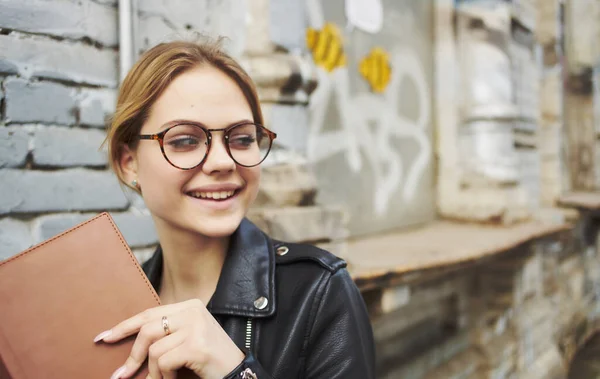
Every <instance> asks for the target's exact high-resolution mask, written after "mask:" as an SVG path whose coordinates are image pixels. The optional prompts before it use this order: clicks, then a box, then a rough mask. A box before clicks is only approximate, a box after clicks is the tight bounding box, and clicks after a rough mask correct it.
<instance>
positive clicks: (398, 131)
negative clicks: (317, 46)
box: [307, 0, 432, 215]
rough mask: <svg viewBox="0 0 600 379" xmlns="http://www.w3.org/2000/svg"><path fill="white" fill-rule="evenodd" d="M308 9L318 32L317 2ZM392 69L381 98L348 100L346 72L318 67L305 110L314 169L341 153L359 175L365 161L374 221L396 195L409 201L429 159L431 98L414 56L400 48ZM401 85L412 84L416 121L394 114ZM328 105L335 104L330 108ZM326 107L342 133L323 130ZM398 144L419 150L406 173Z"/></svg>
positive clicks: (364, 96)
mask: <svg viewBox="0 0 600 379" xmlns="http://www.w3.org/2000/svg"><path fill="white" fill-rule="evenodd" d="M307 4H308V14H309V19H310V20H311V23H312V26H313V27H315V28H319V27H321V26H322V24H323V22H324V17H323V14H322V11H321V7H320V5H321V4H320V3H319V0H307ZM391 64H392V67H393V70H392V77H391V81H390V83H389V87H388V89H387V91H386V92H385V93H384V94H383V95H377V94H374V93H370V92H363V93H358V94H352V93H351V91H350V73H349V70H348V68H346V67H342V68H338V69H336V70H334V71H333V72H332V73H327V72H326V71H325V70H324V69H322V68H320V67H318V68H317V73H318V80H319V82H318V83H319V84H318V87H317V89H316V90H315V92H314V93H313V94H312V95H311V99H310V104H309V112H310V115H311V121H310V131H309V137H308V158H309V160H310V161H311V162H313V163H316V162H319V161H322V160H324V159H327V158H329V157H331V156H333V155H336V154H339V153H345V156H346V159H347V162H348V165H349V167H350V169H351V170H352V171H353V172H359V171H360V170H361V169H362V168H363V158H362V157H363V156H364V158H365V159H364V160H365V161H366V164H367V165H368V166H369V168H370V169H371V170H372V172H373V175H374V180H375V183H374V188H375V192H374V194H373V207H374V210H375V213H376V214H378V215H383V214H385V212H386V210H387V209H388V205H389V202H390V200H391V199H392V196H394V194H395V193H397V192H398V190H400V193H401V196H402V199H403V200H404V201H406V202H407V201H410V200H411V199H413V198H414V196H415V194H416V192H417V189H418V187H419V180H420V178H421V177H422V175H423V173H424V171H425V170H426V169H427V166H428V165H429V163H430V159H431V156H432V148H431V142H430V140H429V136H428V133H427V127H428V125H429V122H430V111H431V109H430V98H431V97H430V93H429V89H428V85H427V81H426V76H425V73H424V71H423V68H422V65H421V63H420V61H419V58H418V55H417V53H416V52H415V51H414V50H413V49H411V48H410V47H408V46H401V47H398V48H396V49H395V50H393V51H392V52H391ZM405 79H408V80H410V81H412V82H413V84H414V88H415V89H416V94H417V97H418V99H417V103H418V104H419V110H418V112H417V114H418V118H417V119H416V120H413V119H410V118H408V117H406V116H404V115H402V114H399V113H398V105H399V104H400V99H399V97H400V89H401V86H402V83H403V81H404V80H405ZM332 99H334V101H335V103H333V104H332V103H331V100H332ZM330 106H335V107H336V108H337V112H338V113H339V117H340V121H341V122H340V123H341V125H340V126H341V130H335V131H325V130H324V126H325V117H326V115H327V110H328V108H329V107H330ZM398 138H408V139H411V140H413V141H414V142H415V143H416V146H417V147H418V152H417V155H416V157H414V159H413V160H412V162H411V163H410V165H408V167H405V165H404V162H403V160H402V157H401V156H400V153H399V152H398V151H397V150H395V149H394V147H393V145H392V142H393V141H394V139H398Z"/></svg>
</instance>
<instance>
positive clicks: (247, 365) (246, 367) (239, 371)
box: [223, 352, 258, 379]
mask: <svg viewBox="0 0 600 379" xmlns="http://www.w3.org/2000/svg"><path fill="white" fill-rule="evenodd" d="M255 362H256V360H255V359H254V356H253V355H252V353H250V352H248V353H247V354H246V356H245V357H244V359H243V360H242V362H240V364H239V365H237V366H236V367H235V368H234V369H233V370H231V372H229V373H228V374H227V375H225V376H224V377H223V379H258V377H257V376H256V373H255V371H256V368H255V367H254V366H255V364H254V363H255Z"/></svg>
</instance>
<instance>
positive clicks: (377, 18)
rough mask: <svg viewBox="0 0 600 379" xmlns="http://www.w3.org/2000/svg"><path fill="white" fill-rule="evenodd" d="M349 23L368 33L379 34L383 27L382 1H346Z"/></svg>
mask: <svg viewBox="0 0 600 379" xmlns="http://www.w3.org/2000/svg"><path fill="white" fill-rule="evenodd" d="M346 18H347V19H348V23H349V24H350V25H352V26H355V27H357V28H359V29H361V30H363V31H365V32H367V33H379V31H380V30H381V28H382V27H383V4H382V3H381V0H346Z"/></svg>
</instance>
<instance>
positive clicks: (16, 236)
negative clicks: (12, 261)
mask: <svg viewBox="0 0 600 379" xmlns="http://www.w3.org/2000/svg"><path fill="white" fill-rule="evenodd" d="M32 245H33V240H32V238H31V233H30V232H29V225H28V224H27V223H25V222H22V221H18V220H15V219H11V218H3V219H0V261H1V260H3V259H6V258H8V257H11V256H13V255H15V254H17V253H19V252H21V251H23V250H25V249H27V248H29V247H31V246H32Z"/></svg>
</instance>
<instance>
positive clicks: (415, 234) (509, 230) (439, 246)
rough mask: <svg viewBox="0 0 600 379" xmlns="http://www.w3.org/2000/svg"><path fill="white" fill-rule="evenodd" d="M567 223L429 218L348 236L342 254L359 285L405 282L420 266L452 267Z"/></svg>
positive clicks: (429, 270) (420, 271)
mask: <svg viewBox="0 0 600 379" xmlns="http://www.w3.org/2000/svg"><path fill="white" fill-rule="evenodd" d="M571 227H572V225H571V224H568V223H563V224H551V223H544V222H540V221H531V222H526V223H520V224H515V225H506V226H500V225H495V226H492V225H482V224H467V223H458V222H452V221H434V222H432V223H430V224H427V225H425V226H423V227H420V228H417V229H413V230H403V231H400V232H393V233H389V234H383V235H377V236H372V237H367V238H360V239H356V240H351V241H349V242H348V247H347V251H346V254H344V258H345V259H346V261H347V262H348V267H349V271H350V274H351V275H352V277H353V279H354V281H355V282H356V284H357V286H358V287H359V288H360V289H361V291H365V290H370V289H375V288H380V287H388V286H392V285H397V284H401V283H406V282H410V281H413V280H416V278H415V277H418V276H420V274H423V273H425V272H427V274H435V273H444V272H448V271H454V270H456V269H457V268H460V267H463V266H464V265H466V264H472V263H476V262H477V261H480V260H482V259H484V258H489V257H492V256H495V255H497V254H500V253H503V252H506V251H508V250H510V249H513V248H515V247H517V246H519V245H521V244H523V243H525V242H527V241H530V240H532V239H536V238H540V237H544V236H547V235H551V234H554V233H558V232H561V231H565V230H569V229H570V228H571ZM428 276H430V275H428Z"/></svg>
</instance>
